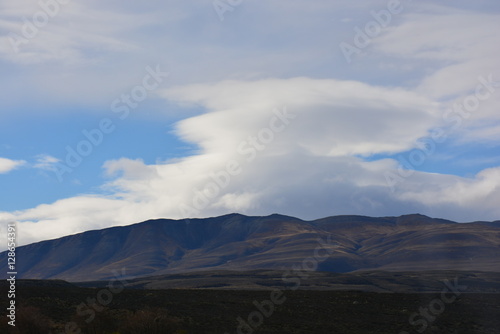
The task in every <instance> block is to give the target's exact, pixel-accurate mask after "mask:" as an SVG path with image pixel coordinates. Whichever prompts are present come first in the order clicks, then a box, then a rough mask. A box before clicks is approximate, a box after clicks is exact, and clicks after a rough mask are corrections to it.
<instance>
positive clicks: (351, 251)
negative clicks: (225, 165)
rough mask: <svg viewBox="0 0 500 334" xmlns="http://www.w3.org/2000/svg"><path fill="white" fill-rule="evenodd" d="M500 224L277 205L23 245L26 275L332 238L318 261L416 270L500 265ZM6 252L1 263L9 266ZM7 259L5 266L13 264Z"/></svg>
mask: <svg viewBox="0 0 500 334" xmlns="http://www.w3.org/2000/svg"><path fill="white" fill-rule="evenodd" d="M499 227H500V225H499V224H497V222H471V223H456V222H452V221H449V220H445V219H439V218H438V219H436V218H430V217H427V216H424V215H420V214H410V215H404V216H399V217H368V216H354V215H343V216H331V217H325V218H321V219H316V220H311V221H305V220H301V219H299V218H295V217H290V216H285V215H279V214H272V215H269V216H245V215H241V214H236V213H233V214H227V215H223V216H218V217H209V218H193V219H180V220H173V219H151V220H147V221H144V222H140V223H135V224H132V225H126V226H114V227H110V228H106V229H101V230H91V231H86V232H82V233H78V234H74V235H69V236H65V237H62V238H57V239H52V240H44V241H40V242H37V243H33V244H29V245H26V246H21V247H18V249H17V259H18V275H19V278H30V279H65V280H69V281H87V280H99V279H109V278H110V277H112V276H113V274H112V273H113V272H116V271H120V270H121V269H123V268H126V270H127V273H128V274H129V275H133V276H134V277H141V276H148V275H164V274H174V273H185V272H193V271H200V270H240V271H245V270H257V269H282V268H284V267H291V266H293V265H294V264H297V263H301V262H302V261H303V260H304V259H306V258H308V257H311V256H312V255H313V254H314V250H315V248H316V247H317V246H318V240H329V239H331V241H332V244H331V245H329V246H328V250H330V251H331V253H332V254H331V255H330V256H329V257H328V258H326V259H321V261H318V263H317V268H316V269H317V270H319V271H327V272H339V273H346V272H351V271H356V270H386V271H398V270H404V271H413V270H416V271H418V270H428V269H434V268H441V269H450V270H481V271H500V269H499V268H500V247H499V245H500V228H499ZM5 257H6V252H3V253H0V261H1V262H0V263H1V265H0V270H2V272H3V273H5V272H7V270H5V269H6V263H7V261H6V260H5V259H4V258H5ZM4 267H5V268H4Z"/></svg>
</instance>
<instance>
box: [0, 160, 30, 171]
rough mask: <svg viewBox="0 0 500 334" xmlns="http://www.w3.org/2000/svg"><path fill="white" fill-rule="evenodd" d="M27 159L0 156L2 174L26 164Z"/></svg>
mask: <svg viewBox="0 0 500 334" xmlns="http://www.w3.org/2000/svg"><path fill="white" fill-rule="evenodd" d="M25 163H26V161H24V160H11V159H7V158H1V157H0V174H6V173H8V172H10V171H12V170H14V169H16V168H18V167H20V166H22V165H24V164H25Z"/></svg>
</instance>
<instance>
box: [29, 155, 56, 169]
mask: <svg viewBox="0 0 500 334" xmlns="http://www.w3.org/2000/svg"><path fill="white" fill-rule="evenodd" d="M58 162H60V160H59V159H57V158H55V157H53V156H50V155H48V154H40V155H38V156H37V158H36V162H35V164H34V165H33V168H37V169H42V170H47V171H55V170H56V167H55V164H56V163H58Z"/></svg>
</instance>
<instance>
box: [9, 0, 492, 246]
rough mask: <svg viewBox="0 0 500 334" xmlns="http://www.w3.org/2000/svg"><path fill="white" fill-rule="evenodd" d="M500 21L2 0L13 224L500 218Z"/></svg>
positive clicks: (486, 15)
mask: <svg viewBox="0 0 500 334" xmlns="http://www.w3.org/2000/svg"><path fill="white" fill-rule="evenodd" d="M499 28H500V3H499V2H498V1H496V0H477V1H474V2H471V1H465V0H463V1H449V0H441V1H425V0H422V1H411V0H401V1H398V0H384V1H379V0H356V1H347V0H346V1H343V0H338V1H331V0H315V1H310V0H289V1H276V0H266V1H247V0H198V1H178V0H177V1H174V0H167V1H166V0H162V1H159V0H150V1H147V2H145V3H144V2H143V3H139V2H136V1H131V0H120V1H116V0H111V1H106V2H102V1H95V0H88V1H84V2H83V1H76V0H40V1H33V0H18V1H15V2H13V1H7V0H0V73H1V74H2V75H1V76H0V189H1V190H0V235H2V236H5V238H6V233H7V232H6V230H7V223H9V222H17V226H18V232H17V237H18V244H28V243H31V242H36V241H40V240H45V239H52V238H57V237H61V236H64V235H68V234H75V233H79V232H82V231H86V230H92V229H101V228H106V227H110V226H116V225H127V224H132V223H137V222H140V221H144V220H147V219H152V218H174V219H181V218H192V217H209V216H217V215H222V214H227V213H231V212H239V213H242V214H247V215H268V214H271V213H281V214H286V215H291V216H296V217H299V218H302V219H317V218H321V217H326V216H333V215H346V214H355V215H369V216H398V215H402V214H410V213H421V214H425V215H428V216H432V217H438V218H445V219H451V220H455V221H458V222H469V221H477V220H488V221H493V220H500V205H499V203H500V154H499V153H500V113H499V110H498V107H499V106H500V66H499V65H500V61H499V59H500V58H499V56H498V54H499V51H500V43H498V31H499ZM2 247H3V246H2ZM3 248H5V247H3Z"/></svg>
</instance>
